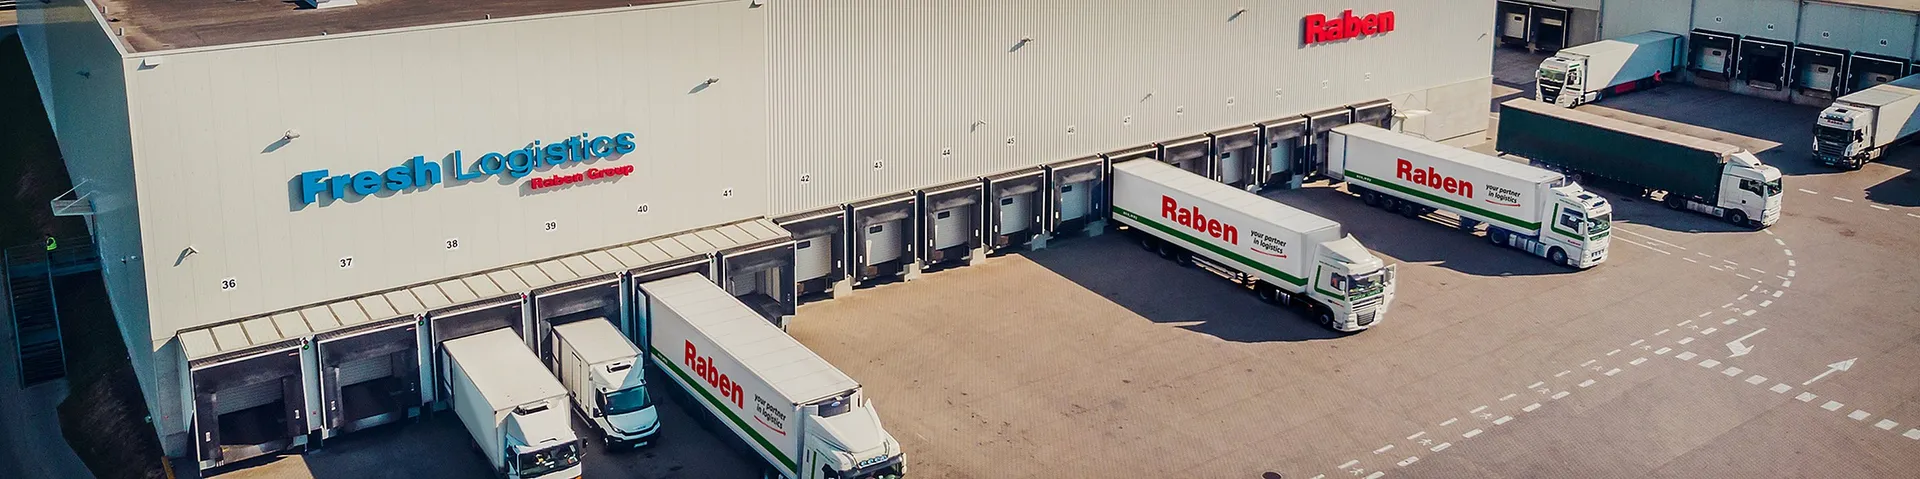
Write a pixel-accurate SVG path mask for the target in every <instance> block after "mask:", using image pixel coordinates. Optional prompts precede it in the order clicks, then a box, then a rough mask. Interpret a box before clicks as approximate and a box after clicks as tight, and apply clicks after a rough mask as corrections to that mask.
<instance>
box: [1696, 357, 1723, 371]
mask: <svg viewBox="0 0 1920 479" xmlns="http://www.w3.org/2000/svg"><path fill="white" fill-rule="evenodd" d="M1719 365H1720V361H1719V360H1716V359H1708V360H1705V361H1701V362H1700V367H1703V368H1708V369H1712V368H1714V367H1716V366H1719Z"/></svg>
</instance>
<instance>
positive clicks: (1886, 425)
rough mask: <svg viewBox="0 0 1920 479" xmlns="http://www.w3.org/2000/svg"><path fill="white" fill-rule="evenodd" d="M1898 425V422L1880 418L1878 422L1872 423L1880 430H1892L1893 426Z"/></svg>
mask: <svg viewBox="0 0 1920 479" xmlns="http://www.w3.org/2000/svg"><path fill="white" fill-rule="evenodd" d="M1899 426H1900V423H1897V422H1893V421H1889V420H1886V419H1881V420H1880V422H1878V423H1874V425H1873V427H1877V428H1880V430H1882V431H1892V430H1893V428H1895V427H1899Z"/></svg>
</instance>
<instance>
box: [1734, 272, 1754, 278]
mask: <svg viewBox="0 0 1920 479" xmlns="http://www.w3.org/2000/svg"><path fill="white" fill-rule="evenodd" d="M1733 275H1734V276H1739V277H1740V278H1742V279H1753V277H1752V276H1747V275H1744V274H1740V273H1734V274H1733Z"/></svg>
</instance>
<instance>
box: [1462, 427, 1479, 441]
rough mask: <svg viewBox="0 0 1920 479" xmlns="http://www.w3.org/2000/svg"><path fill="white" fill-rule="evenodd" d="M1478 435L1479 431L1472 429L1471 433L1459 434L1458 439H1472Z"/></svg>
mask: <svg viewBox="0 0 1920 479" xmlns="http://www.w3.org/2000/svg"><path fill="white" fill-rule="evenodd" d="M1478 435H1480V430H1479V429H1474V430H1472V431H1467V432H1466V433H1465V434H1461V435H1460V437H1463V438H1467V439H1473V437H1474V436H1478Z"/></svg>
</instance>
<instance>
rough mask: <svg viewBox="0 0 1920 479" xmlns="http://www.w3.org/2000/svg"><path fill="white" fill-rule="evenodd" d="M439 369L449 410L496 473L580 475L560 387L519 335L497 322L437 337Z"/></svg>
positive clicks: (528, 477) (522, 477)
mask: <svg viewBox="0 0 1920 479" xmlns="http://www.w3.org/2000/svg"><path fill="white" fill-rule="evenodd" d="M443 347H444V349H445V351H446V357H445V358H443V359H444V360H443V361H441V364H442V365H443V366H442V367H443V369H442V371H440V377H441V378H443V380H444V381H446V383H445V387H446V391H447V392H448V394H450V395H451V396H452V397H451V398H450V401H452V407H453V411H454V414H455V415H458V416H460V423H461V424H462V425H464V426H466V428H467V433H469V434H472V435H473V442H474V444H475V445H477V446H479V448H480V451H481V453H483V454H485V455H486V456H487V462H488V463H490V464H491V465H492V466H493V470H494V471H495V472H497V473H499V474H500V476H501V477H506V478H508V479H532V478H536V477H552V478H560V479H576V478H578V477H580V437H579V436H578V435H576V434H574V432H573V422H572V418H571V417H569V416H568V415H567V389H566V388H564V387H561V386H560V381H556V380H554V379H553V373H550V372H547V369H546V368H544V367H541V366H540V359H539V358H535V357H533V351H529V350H528V349H527V343H526V342H525V341H523V340H521V339H520V335H518V334H515V333H514V332H513V330H510V329H498V330H494V331H489V332H485V333H480V334H476V335H472V336H467V337H463V338H458V339H453V340H449V341H447V342H446V343H444V346H443Z"/></svg>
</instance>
